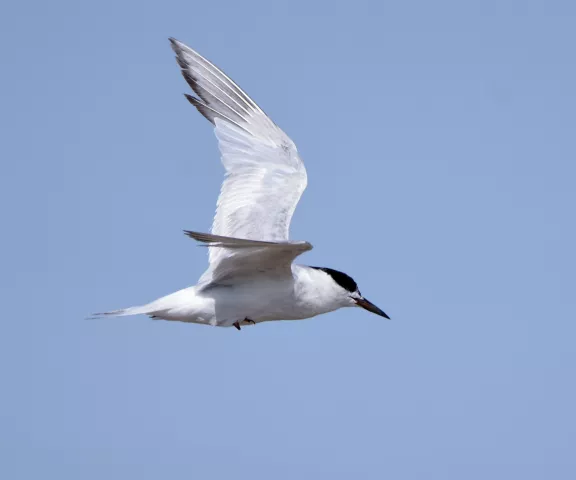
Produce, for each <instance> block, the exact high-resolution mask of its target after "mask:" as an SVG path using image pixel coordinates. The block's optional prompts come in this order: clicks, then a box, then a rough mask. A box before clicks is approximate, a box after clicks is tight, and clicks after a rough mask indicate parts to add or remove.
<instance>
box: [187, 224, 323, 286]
mask: <svg viewBox="0 0 576 480" xmlns="http://www.w3.org/2000/svg"><path fill="white" fill-rule="evenodd" d="M184 233H185V234H186V235H188V236H189V237H191V238H193V239H194V240H197V241H199V242H202V243H204V244H206V245H207V246H209V247H211V248H214V249H217V250H218V251H220V252H221V256H220V257H219V261H218V262H217V263H215V264H213V265H212V266H211V268H210V269H209V270H208V271H207V272H206V274H205V275H206V276H205V277H203V280H204V281H205V282H209V283H223V282H226V281H227V280H233V279H237V278H238V277H241V276H247V275H254V274H255V273H270V272H277V273H279V274H287V275H288V274H290V273H291V266H292V262H293V261H294V259H295V258H296V257H297V256H298V255H300V254H302V253H304V252H306V251H308V250H312V245H311V244H310V243H308V242H263V241H259V240H248V239H244V238H232V237H224V236H221V235H213V234H210V233H200V232H192V231H190V230H185V231H184Z"/></svg>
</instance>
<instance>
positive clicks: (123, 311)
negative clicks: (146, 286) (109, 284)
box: [88, 305, 154, 318]
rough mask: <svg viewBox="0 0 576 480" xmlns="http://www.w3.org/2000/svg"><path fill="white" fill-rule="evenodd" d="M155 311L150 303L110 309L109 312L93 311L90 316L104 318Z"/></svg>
mask: <svg viewBox="0 0 576 480" xmlns="http://www.w3.org/2000/svg"><path fill="white" fill-rule="evenodd" d="M153 313H154V311H153V309H151V308H150V305H142V306H139V307H128V308H121V309H119V310H110V311H109V312H100V313H93V314H92V315H90V316H89V317H88V318H103V317H126V316H128V315H141V314H144V315H152V314H153Z"/></svg>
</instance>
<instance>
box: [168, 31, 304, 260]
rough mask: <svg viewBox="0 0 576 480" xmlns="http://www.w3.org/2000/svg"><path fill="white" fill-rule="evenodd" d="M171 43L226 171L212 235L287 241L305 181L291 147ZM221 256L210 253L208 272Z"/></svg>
mask: <svg viewBox="0 0 576 480" xmlns="http://www.w3.org/2000/svg"><path fill="white" fill-rule="evenodd" d="M170 41H171V43H172V48H173V49H174V51H175V52H176V58H177V60H178V64H179V65H180V67H181V68H182V74H183V75H184V78H185V79H186V81H187V82H188V84H189V85H190V87H191V88H192V89H193V90H194V91H195V92H196V94H197V95H198V97H200V98H196V97H193V96H190V95H187V96H186V98H187V99H188V100H189V101H190V103H192V105H194V106H195V107H196V108H197V109H198V111H199V112H200V113H201V114H202V115H204V117H206V118H207V119H208V120H209V121H210V122H212V123H213V124H214V125H215V133H216V137H217V138H218V142H219V147H220V151H221V153H222V163H223V164H224V167H225V169H226V177H225V180H224V183H223V184H222V189H221V192H220V197H219V198H218V205H217V209H216V216H215V217H214V223H213V225H212V233H213V234H215V235H221V236H226V237H239V238H244V239H251V240H263V241H269V242H285V241H287V240H288V231H289V227H290V220H291V219H292V214H293V213H294V209H295V208H296V204H297V203H298V200H299V199H300V196H301V195H302V192H303V191H304V189H305V188H306V181H307V180H306V169H305V168H304V164H303V163H302V160H301V159H300V157H299V155H298V151H297V150H296V146H295V145H294V142H292V140H290V138H289V137H288V136H287V135H286V134H285V133H284V132H283V131H282V130H280V128H278V127H277V126H276V125H275V124H274V122H272V120H270V119H269V118H268V117H267V116H266V114H265V113H264V112H263V111H262V110H261V109H260V107H258V105H256V103H255V102H254V101H253V100H252V99H251V98H250V97H248V95H247V94H246V93H244V92H243V91H242V90H241V89H240V87H238V85H236V84H235V83H234V82H233V81H232V80H231V79H230V78H229V77H227V76H226V75H225V74H224V73H223V72H222V71H221V70H220V69H218V68H217V67H216V66H215V65H213V64H212V63H210V62H209V61H208V60H206V59H205V58H204V57H202V56H201V55H199V54H198V53H197V52H195V51H194V50H192V49H191V48H189V47H188V46H186V45H184V44H183V43H181V42H179V41H177V40H174V39H171V40H170ZM224 255H225V253H224V252H223V250H222V249H217V248H210V264H211V266H212V268H214V267H215V264H216V263H217V262H218V261H219V259H221V258H222V257H223V256H224Z"/></svg>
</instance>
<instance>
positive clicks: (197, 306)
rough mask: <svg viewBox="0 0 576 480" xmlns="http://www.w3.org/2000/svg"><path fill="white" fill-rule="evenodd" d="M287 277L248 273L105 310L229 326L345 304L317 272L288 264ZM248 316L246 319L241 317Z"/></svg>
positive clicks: (286, 317) (305, 315) (307, 315)
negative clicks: (236, 278)
mask: <svg viewBox="0 0 576 480" xmlns="http://www.w3.org/2000/svg"><path fill="white" fill-rule="evenodd" d="M292 273H293V275H291V276H286V275H274V274H273V273H272V274H263V275H255V276H254V275H253V276H250V277H247V278H246V279H243V280H240V281H235V282H234V283H231V284H228V285H226V284H223V285H213V284H206V285H202V284H201V283H200V284H198V285H196V286H194V287H189V288H185V289H183V290H179V291H178V292H174V293H172V294H170V295H167V296H165V297H162V298H159V299H158V300H156V301H154V302H152V303H150V304H148V305H144V306H141V307H132V309H130V308H129V309H125V310H119V311H116V312H110V313H111V314H115V315H119V316H121V315H134V314H139V313H145V314H147V315H151V316H153V317H154V318H159V319H164V320H175V321H180V322H191V323H200V324H205V325H212V326H219V327H230V326H233V325H234V323H235V322H240V324H242V322H245V323H246V324H247V323H252V322H254V323H261V322H267V321H272V320H302V319H306V318H311V317H314V316H316V315H320V314H322V313H328V312H331V311H333V310H337V309H338V308H341V307H344V306H349V305H348V303H349V302H346V301H343V300H342V297H341V296H340V295H339V291H338V288H337V285H336V284H334V283H333V282H329V281H324V280H325V279H324V278H323V277H326V276H327V274H326V273H324V272H323V271H322V270H319V269H314V268H311V267H307V266H304V265H293V266H292ZM246 319H248V321H246Z"/></svg>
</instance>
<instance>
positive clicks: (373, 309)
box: [354, 297, 390, 320]
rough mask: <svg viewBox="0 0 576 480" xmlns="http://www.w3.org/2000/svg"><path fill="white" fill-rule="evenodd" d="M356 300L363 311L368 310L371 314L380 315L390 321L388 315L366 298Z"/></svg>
mask: <svg viewBox="0 0 576 480" xmlns="http://www.w3.org/2000/svg"><path fill="white" fill-rule="evenodd" d="M354 300H355V302H356V305H358V306H359V307H362V308H363V309H365V310H368V311H369V312H372V313H375V314H376V315H380V316H381V317H384V318H387V319H388V320H390V317H389V316H388V315H386V314H385V313H384V312H383V311H382V310H380V309H379V308H378V307H377V306H376V305H374V304H373V303H372V302H369V301H368V300H366V299H365V298H364V297H362V298H356V299H354Z"/></svg>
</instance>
